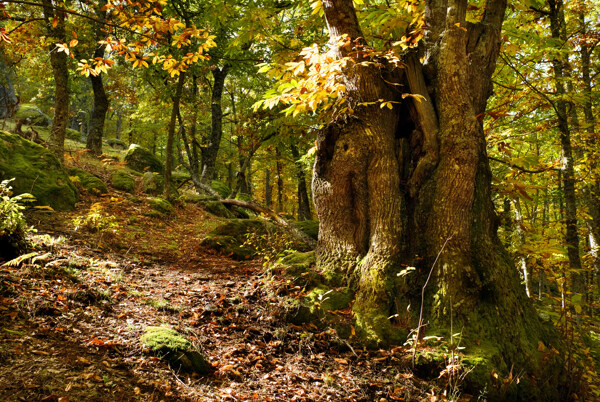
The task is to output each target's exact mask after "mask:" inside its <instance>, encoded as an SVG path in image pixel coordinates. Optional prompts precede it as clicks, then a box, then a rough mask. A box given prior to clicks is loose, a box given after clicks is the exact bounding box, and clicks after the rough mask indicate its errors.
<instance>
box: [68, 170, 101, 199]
mask: <svg viewBox="0 0 600 402" xmlns="http://www.w3.org/2000/svg"><path fill="white" fill-rule="evenodd" d="M69 175H70V176H71V177H76V178H77V180H78V181H79V184H81V186H82V187H83V188H85V189H86V191H87V192H88V193H91V194H106V193H108V188H107V187H106V184H104V182H103V181H102V179H101V178H99V177H98V176H94V175H93V174H91V173H88V172H86V171H85V170H81V169H70V170H69Z"/></svg>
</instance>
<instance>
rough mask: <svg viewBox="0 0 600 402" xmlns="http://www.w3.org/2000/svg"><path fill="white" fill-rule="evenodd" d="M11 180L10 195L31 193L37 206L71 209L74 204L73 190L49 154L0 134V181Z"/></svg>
mask: <svg viewBox="0 0 600 402" xmlns="http://www.w3.org/2000/svg"><path fill="white" fill-rule="evenodd" d="M13 177H14V178H15V180H14V181H13V182H11V186H12V187H13V193H14V194H22V193H31V194H33V195H34V196H35V198H36V199H37V201H36V204H37V205H49V206H50V207H52V208H54V209H56V210H71V209H73V207H74V205H75V203H76V202H77V188H76V187H75V185H74V184H73V183H72V182H71V180H70V179H69V175H68V173H67V171H66V169H65V168H64V167H63V165H62V164H61V163H60V162H59V161H58V159H57V158H56V157H55V156H54V155H53V154H52V153H51V152H49V151H48V150H47V149H46V148H44V147H42V146H41V145H38V144H36V143H33V142H31V141H28V140H26V139H24V138H23V137H21V136H19V135H17V134H11V133H8V132H5V131H0V180H6V179H11V178H13Z"/></svg>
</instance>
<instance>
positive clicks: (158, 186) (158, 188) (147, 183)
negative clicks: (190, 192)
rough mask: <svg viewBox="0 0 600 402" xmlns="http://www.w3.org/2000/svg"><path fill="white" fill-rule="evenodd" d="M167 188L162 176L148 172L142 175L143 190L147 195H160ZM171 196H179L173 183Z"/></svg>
mask: <svg viewBox="0 0 600 402" xmlns="http://www.w3.org/2000/svg"><path fill="white" fill-rule="evenodd" d="M164 188H165V180H164V176H163V175H162V174H159V173H156V172H146V173H144V174H143V175H142V189H143V191H144V193H146V194H152V195H160V194H162V193H163V189H164ZM171 194H172V195H175V196H178V195H179V192H178V191H177V187H176V186H175V184H174V183H171Z"/></svg>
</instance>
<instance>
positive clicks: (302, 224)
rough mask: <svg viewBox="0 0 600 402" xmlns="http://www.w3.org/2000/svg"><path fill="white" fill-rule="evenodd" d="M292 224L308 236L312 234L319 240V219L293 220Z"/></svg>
mask: <svg viewBox="0 0 600 402" xmlns="http://www.w3.org/2000/svg"><path fill="white" fill-rule="evenodd" d="M291 225H292V226H293V227H295V228H296V229H298V230H299V231H301V232H302V233H304V234H306V235H307V236H310V237H312V238H313V239H315V240H319V221H314V220H311V221H299V222H291Z"/></svg>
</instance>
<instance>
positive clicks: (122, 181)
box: [110, 169, 135, 193]
mask: <svg viewBox="0 0 600 402" xmlns="http://www.w3.org/2000/svg"><path fill="white" fill-rule="evenodd" d="M110 181H111V183H112V186H113V187H114V188H116V189H117V190H122V191H127V192H128V193H133V192H135V179H134V178H133V176H132V175H130V174H129V173H127V171H126V170H123V169H120V170H114V171H113V172H112V173H111V175H110Z"/></svg>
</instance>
